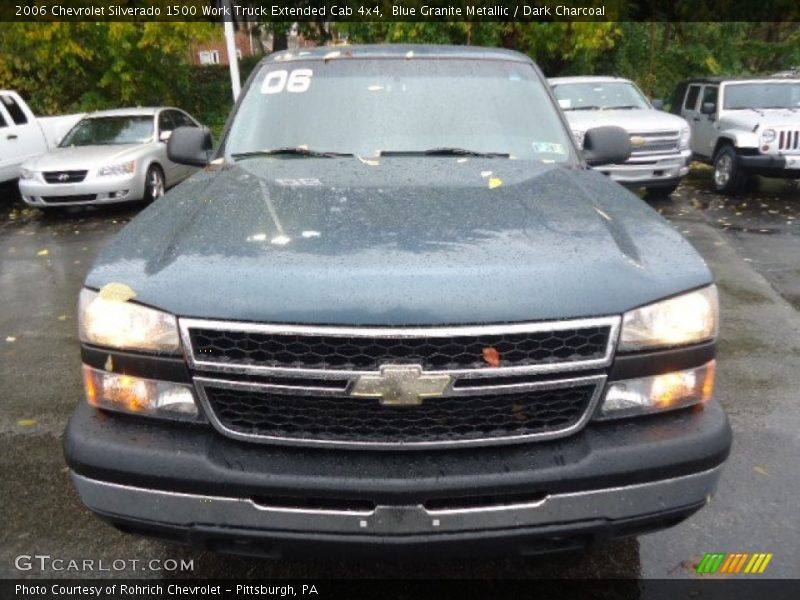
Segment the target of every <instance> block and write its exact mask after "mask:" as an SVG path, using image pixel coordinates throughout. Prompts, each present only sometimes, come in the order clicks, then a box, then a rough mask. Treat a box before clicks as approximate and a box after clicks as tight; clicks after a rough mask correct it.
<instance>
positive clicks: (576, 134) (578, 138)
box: [572, 129, 586, 150]
mask: <svg viewBox="0 0 800 600" xmlns="http://www.w3.org/2000/svg"><path fill="white" fill-rule="evenodd" d="M585 136H586V132H585V131H580V130H579V129H573V130H572V137H573V138H574V139H575V145H576V146H578V150H583V138H584V137H585Z"/></svg>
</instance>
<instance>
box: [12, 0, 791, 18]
mask: <svg viewBox="0 0 800 600" xmlns="http://www.w3.org/2000/svg"><path fill="white" fill-rule="evenodd" d="M799 17H800V2H798V0H759V1H758V2H754V1H753V0H527V1H516V0H322V1H320V0H10V1H8V2H3V3H0V21H5V22H36V21H81V22H92V21H97V22H108V21H128V22H148V21H162V22H169V21H174V22H182V21H184V22H185V21H217V22H218V21H223V20H233V21H235V22H241V23H244V22H251V23H253V22H262V23H270V22H273V23H292V22H304V21H315V22H336V21H350V22H369V23H381V22H393V21H420V22H423V21H431V22H443V21H473V22H481V21H486V22H530V23H537V22H548V21H576V22H580V21H594V22H598V21H660V22H676V23H678V22H709V21H710V22H720V21H782V22H797V21H799V20H800V18H799Z"/></svg>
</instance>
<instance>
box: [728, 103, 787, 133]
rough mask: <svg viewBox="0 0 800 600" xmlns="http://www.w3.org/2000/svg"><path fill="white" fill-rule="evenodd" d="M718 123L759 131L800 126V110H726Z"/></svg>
mask: <svg viewBox="0 0 800 600" xmlns="http://www.w3.org/2000/svg"><path fill="white" fill-rule="evenodd" d="M720 125H723V126H725V127H734V128H737V129H744V130H746V131H759V130H762V129H768V128H770V127H787V126H789V127H800V111H797V110H796V111H794V112H792V111H791V110H789V109H788V108H759V109H758V112H756V111H755V110H751V109H747V110H726V111H725V112H724V113H723V116H722V117H721V118H720ZM756 125H758V129H756Z"/></svg>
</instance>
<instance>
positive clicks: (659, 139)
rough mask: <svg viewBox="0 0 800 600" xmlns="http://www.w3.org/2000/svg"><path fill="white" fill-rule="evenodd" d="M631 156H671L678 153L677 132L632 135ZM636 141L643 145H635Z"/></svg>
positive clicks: (678, 133) (678, 135) (678, 134)
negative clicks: (642, 141) (640, 141)
mask: <svg viewBox="0 0 800 600" xmlns="http://www.w3.org/2000/svg"><path fill="white" fill-rule="evenodd" d="M630 137H631V156H648V155H651V154H672V153H675V152H678V143H679V137H680V132H679V131H659V132H648V133H632V134H631V135H630ZM637 140H644V143H643V144H642V143H640V144H639V145H636V144H635V142H636V141H637Z"/></svg>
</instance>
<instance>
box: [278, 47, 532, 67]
mask: <svg viewBox="0 0 800 600" xmlns="http://www.w3.org/2000/svg"><path fill="white" fill-rule="evenodd" d="M340 58H341V59H347V58H363V59H399V58H406V59H411V58H426V59H448V58H463V59H471V60H512V61H517V62H526V63H531V62H533V61H532V60H531V59H530V58H529V57H528V56H526V55H525V54H522V53H521V52H516V51H514V50H506V49H504V48H482V47H478V46H438V45H432V44H375V45H353V46H319V47H316V48H302V49H298V50H282V51H279V52H275V53H273V54H270V55H269V56H267V57H266V58H264V61H265V62H283V61H294V60H324V61H330V60H336V59H340Z"/></svg>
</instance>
